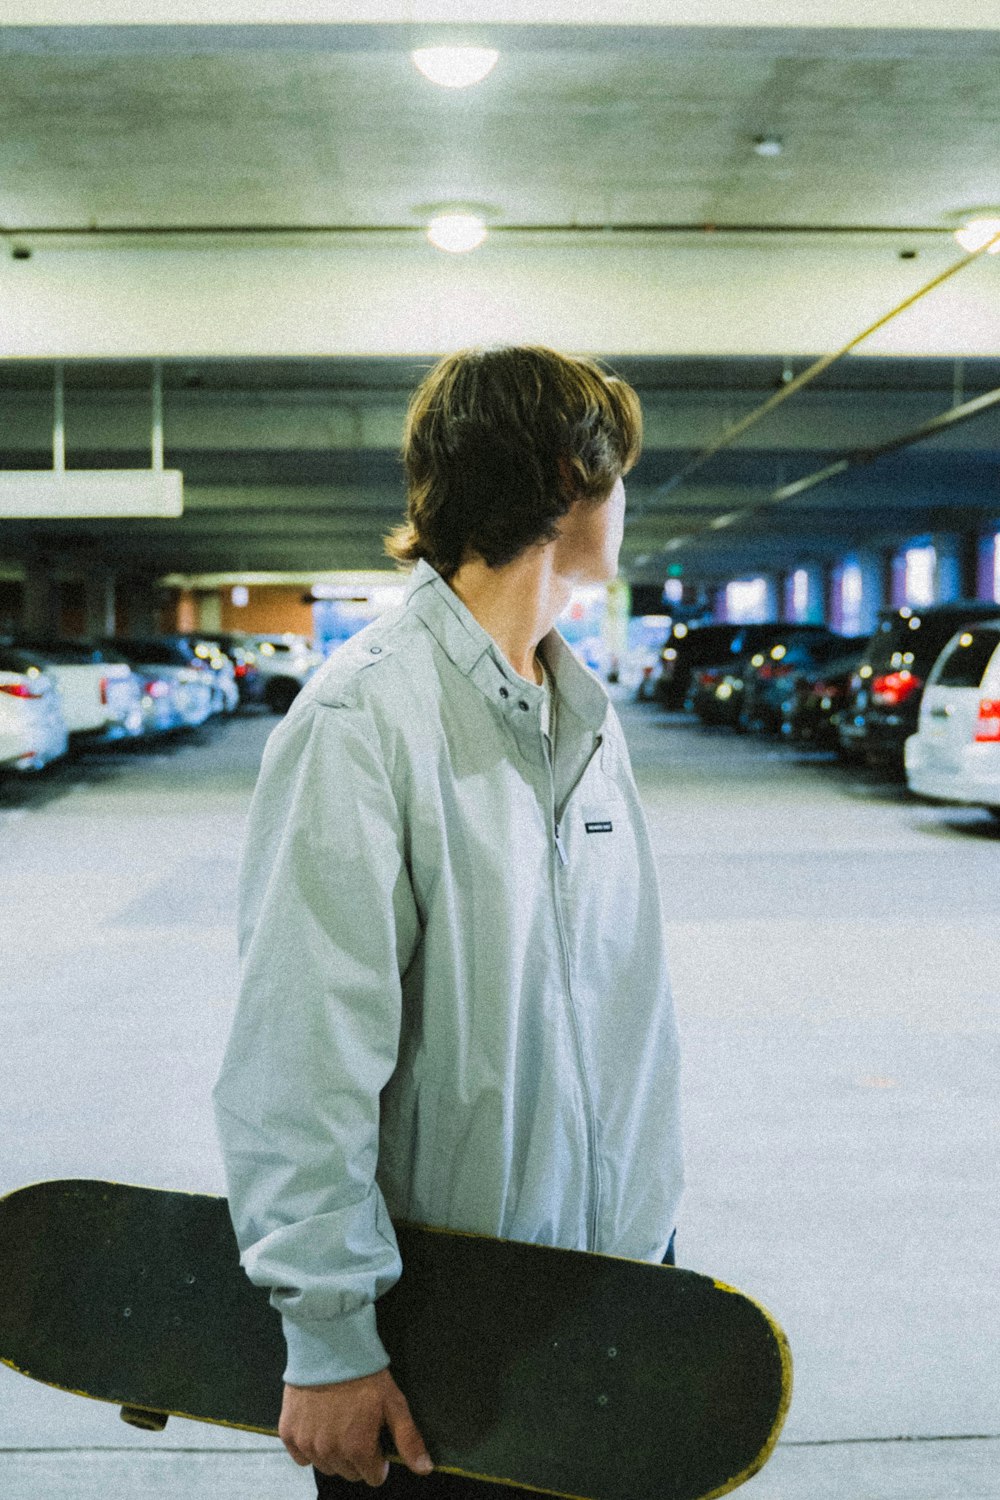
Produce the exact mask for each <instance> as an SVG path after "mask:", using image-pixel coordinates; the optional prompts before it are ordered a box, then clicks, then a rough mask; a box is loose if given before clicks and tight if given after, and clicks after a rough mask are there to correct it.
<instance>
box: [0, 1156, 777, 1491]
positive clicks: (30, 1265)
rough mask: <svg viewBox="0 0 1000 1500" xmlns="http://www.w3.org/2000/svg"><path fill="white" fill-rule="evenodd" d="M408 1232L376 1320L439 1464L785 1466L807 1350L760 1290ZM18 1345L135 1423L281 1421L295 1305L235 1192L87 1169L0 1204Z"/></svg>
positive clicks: (718, 1477)
mask: <svg viewBox="0 0 1000 1500" xmlns="http://www.w3.org/2000/svg"><path fill="white" fill-rule="evenodd" d="M396 1227H397V1233H398V1238H399V1246H400V1252H401V1254H402V1259H403V1276H402V1278H401V1280H400V1281H399V1282H398V1283H397V1285H396V1286H395V1287H394V1288H393V1289H392V1291H390V1292H389V1293H388V1294H387V1295H386V1296H385V1297H383V1298H381V1299H380V1300H379V1303H378V1325H379V1332H380V1335H381V1337H382V1340H383V1342H384V1343H385V1346H386V1348H387V1349H388V1351H389V1355H390V1358H391V1361H392V1371H393V1375H394V1377H395V1379H396V1381H397V1382H398V1384H399V1385H400V1386H401V1388H402V1390H403V1391H404V1393H405V1394H406V1396H407V1398H408V1400H409V1402H410V1406H411V1409H412V1411H413V1415H414V1418H415V1420H416V1422H417V1425H418V1427H419V1428H420V1430H421V1431H422V1433H423V1435H424V1438H425V1439H426V1441H427V1444H428V1447H429V1449H430V1452H431V1456H432V1458H433V1459H434V1461H435V1464H436V1465H437V1467H438V1468H439V1469H442V1470H445V1471H447V1472H450V1473H455V1474H463V1475H466V1476H468V1477H474V1478H477V1479H484V1480H488V1481H494V1482H496V1483H498V1484H508V1485H510V1484H513V1485H518V1486H521V1487H523V1488H525V1489H530V1490H536V1491H538V1492H539V1493H541V1494H550V1495H557V1496H565V1497H573V1500H708V1497H710V1496H716V1495H723V1494H726V1493H727V1492H728V1491H730V1490H733V1489H735V1488H737V1486H738V1485H740V1484H742V1483H744V1481H745V1480H747V1479H749V1478H750V1477H751V1476H752V1475H753V1474H755V1473H756V1472H757V1470H758V1469H760V1468H761V1467H762V1466H763V1465H764V1463H765V1462H766V1461H767V1459H768V1457H769V1456H770V1454H771V1451H772V1449H773V1448H774V1445H775V1443H776V1442H777V1439H778V1433H779V1431H780V1429H781V1425H782V1422H783V1420H784V1417H785V1413H786V1411H787V1409H788V1404H789V1401H790V1397H791V1357H790V1354H789V1351H788V1345H787V1342H786V1340H785V1337H784V1335H783V1334H782V1332H781V1330H780V1328H779V1327H778V1326H777V1324H776V1323H775V1322H774V1320H773V1319H772V1318H771V1317H770V1315H769V1314H768V1313H767V1312H766V1310H765V1309H764V1308H762V1307H760V1306H759V1304H757V1303H755V1302H753V1301H751V1300H750V1299H749V1298H748V1297H745V1296H743V1295H742V1294H741V1293H739V1292H736V1291H734V1290H733V1289H732V1288H730V1287H726V1286H724V1285H722V1284H721V1283H719V1282H715V1281H713V1280H712V1279H711V1278H710V1277H708V1276H703V1275H700V1274H698V1273H695V1272H692V1271H682V1270H676V1269H673V1268H671V1267H665V1266H656V1265H649V1264H646V1263H643V1262H638V1261H630V1260H622V1259H618V1258H615V1257H611V1256H603V1255H591V1254H587V1253H584V1252H581V1251H572V1250H556V1249H549V1248H547V1247H544V1246H538V1245H526V1244H521V1243H519V1242H514V1241H509V1240H495V1239H488V1238H483V1237H480V1236H476V1235H466V1234H453V1233H450V1232H447V1231H442V1230H434V1229H426V1228H421V1227H419V1226H415V1225H409V1224H398V1225H397V1226H396ZM0 1359H2V1361H3V1363H5V1364H8V1365H10V1366H11V1367H12V1368H14V1369H16V1370H18V1371H20V1372H21V1373H22V1374H24V1375H28V1376H31V1377H32V1378H34V1379H36V1380H40V1381H43V1382H44V1383H45V1384H47V1385H52V1386H57V1387H59V1388H60V1389H62V1390H66V1391H71V1392H73V1393H75V1394H78V1395H82V1396H89V1397H91V1398H93V1399H95V1400H99V1401H106V1402H111V1403H114V1404H116V1405H119V1406H121V1407H122V1408H123V1410H122V1415H123V1417H125V1420H126V1421H132V1422H133V1423H134V1424H135V1425H136V1426H142V1427H147V1428H150V1429H153V1430H159V1429H161V1428H162V1427H163V1426H164V1424H165V1422H166V1419H167V1417H168V1416H171V1415H173V1416H183V1417H189V1418H193V1419H194V1420H196V1421H201V1422H212V1423H218V1424H220V1425H222V1426H227V1427H238V1428H243V1429H246V1430H248V1431H253V1432H263V1433H272V1434H273V1433H276V1431H277V1425H278V1416H279V1412H280V1408H281V1397H282V1371H283V1369H284V1364H285V1347H284V1339H283V1337H282V1332H281V1320H280V1317H279V1316H278V1314H277V1313H276V1312H275V1311H274V1310H273V1309H272V1307H271V1306H270V1303H269V1301H268V1296H267V1293H266V1292H264V1291H262V1290H260V1289H258V1288H256V1287H254V1286H253V1285H251V1283H250V1281H249V1280H248V1279H247V1277H246V1274H245V1273H244V1272H243V1270H242V1269H241V1268H240V1265H239V1252H238V1249H237V1245H236V1239H235V1236H234V1234H233V1230H232V1227H231V1224H230V1220H229V1214H228V1209H227V1205H226V1200H225V1199H224V1198H214V1197H209V1196H205V1195H201V1194H192V1193H177V1192H164V1191H161V1190H159V1189H155V1188H144V1187H129V1186H125V1185H123V1184H120V1183H112V1182H96V1181H86V1180H80V1181H77V1180H70V1181H56V1182H42V1183H38V1184H36V1185H34V1186H32V1187H26V1188H21V1189H19V1190H18V1191H16V1192H14V1193H11V1194H9V1195H8V1196H7V1197H5V1198H2V1199H0ZM498 1500H501V1497H500V1496H498Z"/></svg>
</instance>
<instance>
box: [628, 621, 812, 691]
mask: <svg viewBox="0 0 1000 1500" xmlns="http://www.w3.org/2000/svg"><path fill="white" fill-rule="evenodd" d="M824 628H825V627H824V626H822V625H793V624H790V623H789V622H788V621H787V620H779V621H777V622H775V621H771V623H770V624H764V625H760V624H754V625H718V624H703V625H688V624H686V623H685V622H684V621H683V620H679V621H678V622H677V623H676V624H675V625H674V626H673V627H672V629H671V631H670V635H669V637H668V638H667V640H666V642H665V644H664V646H663V649H662V651H661V652H660V668H659V675H658V677H657V679H656V686H655V695H656V697H657V699H658V700H659V702H660V703H662V704H663V706H664V708H672V709H678V708H684V707H685V705H687V706H691V704H692V700H693V698H694V694H695V686H696V684H695V680H694V679H695V677H696V675H697V673H698V672H699V671H701V670H702V669H703V668H706V667H717V666H723V665H726V664H728V665H730V666H731V665H733V664H734V663H735V662H736V661H738V660H739V658H740V657H743V656H749V655H752V654H753V653H754V652H755V651H758V650H760V649H761V647H762V646H763V645H764V644H765V642H767V641H768V640H769V639H770V638H771V637H772V636H773V632H774V631H775V630H783V629H789V630H790V629H795V630H802V631H806V632H808V631H814V630H817V631H823V630H824Z"/></svg>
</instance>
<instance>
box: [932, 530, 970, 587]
mask: <svg viewBox="0 0 1000 1500" xmlns="http://www.w3.org/2000/svg"><path fill="white" fill-rule="evenodd" d="M931 544H932V546H933V547H934V551H935V552H936V553H937V562H936V564H935V576H934V599H935V602H936V603H937V604H950V603H951V601H952V600H953V599H961V597H962V551H963V544H962V538H961V537H959V536H953V535H951V534H948V535H940V534H938V535H935V536H933V537H931Z"/></svg>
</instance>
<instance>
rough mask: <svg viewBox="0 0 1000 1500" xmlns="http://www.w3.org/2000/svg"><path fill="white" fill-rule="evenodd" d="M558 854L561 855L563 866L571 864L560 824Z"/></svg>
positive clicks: (557, 833)
mask: <svg viewBox="0 0 1000 1500" xmlns="http://www.w3.org/2000/svg"><path fill="white" fill-rule="evenodd" d="M556 853H557V854H558V855H559V862H560V864H562V865H563V866H566V865H568V864H569V855H568V854H567V853H566V845H565V844H564V843H563V841H562V838H561V836H560V833H559V824H558V823H557V824H556Z"/></svg>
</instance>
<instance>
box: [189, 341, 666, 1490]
mask: <svg viewBox="0 0 1000 1500" xmlns="http://www.w3.org/2000/svg"><path fill="white" fill-rule="evenodd" d="M640 441H641V416H640V411H639V402H638V398H637V397H636V395H635V393H634V391H632V390H631V389H630V387H628V386H627V385H625V384H624V383H623V382H622V381H620V380H618V379H615V378H613V377H610V376H607V375H605V374H604V373H603V372H602V371H601V370H600V369H599V368H598V367H597V366H596V365H595V364H593V363H592V362H590V361H589V360H584V359H570V358H565V357H563V356H561V355H558V354H556V353H554V352H553V351H551V350H548V349H540V348H499V349H488V350H469V351H465V352H463V353H460V354H456V355H453V356H451V357H449V358H447V359H445V360H443V361H441V363H440V364H439V365H437V366H436V368H435V369H434V370H432V371H431V373H430V374H429V375H428V376H427V378H426V379H425V380H424V382H423V384H422V385H421V386H420V388H419V389H418V391H417V392H416V394H415V396H414V398H413V400H412V402H411V405H410V411H409V414H408V419H407V426H406V435H405V439H404V459H405V464H406V472H407V481H408V494H409V503H408V522H407V525H406V526H404V527H402V528H401V529H400V530H399V531H398V532H397V533H395V534H394V536H393V537H392V538H391V539H390V543H389V550H390V551H391V553H392V554H393V555H394V556H395V557H396V558H398V559H400V560H405V561H415V562H416V563H417V566H416V568H415V570H414V573H413V576H412V581H411V583H410V587H409V590H408V593H407V598H406V602H405V604H404V605H403V606H402V607H401V608H399V609H397V610H394V611H393V612H391V613H390V614H388V615H386V616H384V617H383V618H381V619H380V620H378V621H377V622H376V623H375V624H373V625H371V626H369V627H368V628H367V629H366V630H363V631H361V632H360V633H359V634H358V635H357V636H355V637H354V639H353V640H351V641H349V642H348V643H347V644H346V645H345V646H343V647H342V648H341V649H340V650H339V651H337V652H335V653H334V654H333V655H332V656H331V657H330V659H329V661H328V662H327V663H326V664H325V666H324V667H323V668H322V669H321V670H320V671H319V672H318V673H317V674H316V676H315V677H314V678H313V679H312V681H311V682H310V684H309V685H308V687H307V688H306V689H305V690H304V691H303V692H302V693H301V694H300V695H299V697H298V698H297V699H296V701H295V703H294V705H293V706H292V709H291V711H290V712H289V714H288V716H287V718H286V719H285V720H284V721H283V723H282V724H281V725H280V727H279V728H278V729H277V730H276V731H275V733H274V734H273V735H272V736H271V738H270V740H269V741H268V745H267V750H266V753H265V756H264V762H263V766H262V770H261V775H260V780H259V783H258V786H257V790H256V793H255V796H254V799H253V804H252V808H251V813H250V822H249V830H248V835H247V841H246V848H245V855H244V861H243V869H242V876H241V913H240V948H241V957H242V988H241V995H240V1002H239V1006H238V1009H237V1014H236V1018H235V1023H234V1026H233V1031H232V1036H231V1039H230V1043H229V1048H228V1051H227V1054H226V1058H225V1062H224V1065H223V1069H222V1073H221V1076H220V1078H219V1082H218V1085H217V1087H216V1092H215V1098H216V1107H217V1118H218V1124H219V1133H220V1139H221V1142H222V1146H223V1151H224V1155H225V1158H226V1164H227V1172H228V1180H229V1197H230V1206H231V1211H232V1215H233V1222H234V1225H235V1227H236V1232H237V1236H238V1238H239V1242H240V1246H241V1249H242V1256H243V1264H244V1266H245V1267H246V1270H247V1272H248V1274H249V1275H250V1277H251V1279H252V1280H253V1281H254V1282H255V1283H256V1284H258V1285H262V1286H266V1287H270V1288H271V1289H272V1302H273V1303H274V1305H275V1306H276V1307H277V1308H278V1309H279V1310H280V1312H281V1313H282V1316H283V1320H284V1329H285V1336H286V1340H287V1344H288V1366H287V1369H286V1371H285V1379H286V1382H287V1384H286V1388H285V1400H284V1405H283V1410H282V1417H281V1427H280V1431H281V1436H282V1439H283V1441H284V1443H285V1446H286V1447H287V1449H288V1451H289V1453H290V1454H291V1456H292V1458H294V1459H295V1461H296V1462H297V1463H300V1464H303V1465H305V1464H309V1463H311V1464H313V1465H314V1467H315V1469H316V1471H317V1475H316V1477H317V1486H318V1489H319V1494H320V1495H321V1496H331V1497H332V1496H336V1495H344V1494H348V1493H351V1491H350V1490H349V1489H348V1485H349V1484H352V1483H357V1482H358V1481H363V1482H365V1483H367V1484H369V1485H372V1486H377V1485H379V1484H381V1483H382V1482H383V1480H384V1478H385V1476H386V1473H387V1468H388V1466H387V1465H386V1463H385V1461H384V1459H383V1458H382V1455H381V1451H380V1448H379V1433H380V1430H381V1429H382V1428H383V1427H385V1428H387V1429H388V1430H389V1432H390V1434H391V1436H392V1439H393V1441H394V1443H395V1445H396V1447H397V1450H398V1451H399V1453H400V1455H401V1457H402V1458H403V1460H404V1461H405V1464H406V1466H407V1467H406V1468H405V1469H404V1468H402V1467H401V1466H400V1467H397V1468H396V1469H395V1470H394V1472H393V1476H392V1480H391V1481H390V1490H391V1493H392V1494H393V1495H396V1496H401V1495H408V1494H410V1493H414V1494H420V1495H421V1496H423V1497H424V1500H429V1497H430V1496H431V1495H438V1494H440V1495H453V1496H463V1497H464V1496H471V1495H478V1494H480V1493H481V1492H484V1491H485V1489H486V1487H485V1486H482V1485H476V1484H472V1483H469V1482H463V1481H460V1480H456V1479H455V1478H454V1476H442V1475H435V1476H434V1477H433V1478H432V1479H430V1480H428V1479H427V1478H425V1477H412V1476H423V1475H425V1474H426V1473H427V1472H428V1471H429V1470H430V1468H431V1466H432V1465H431V1459H432V1458H433V1455H430V1456H428V1455H427V1454H426V1452H425V1445H424V1443H423V1439H422V1438H421V1436H420V1433H419V1432H418V1431H417V1430H416V1427H415V1426H414V1423H413V1421H412V1418H411V1417H410V1414H409V1411H408V1408H407V1405H406V1400H405V1395H404V1393H402V1392H400V1390H399V1389H398V1387H397V1386H396V1385H395V1382H394V1381H393V1379H392V1376H391V1374H390V1371H389V1369H388V1368H387V1367H388V1364H389V1359H388V1355H387V1354H386V1352H385V1350H384V1349H383V1347H382V1345H381V1343H380V1342H379V1338H378V1333H377V1330H376V1320H375V1304H376V1301H377V1299H378V1297H379V1296H380V1295H381V1294H382V1293H384V1292H385V1291H386V1290H387V1289H388V1288H389V1287H390V1286H391V1285H392V1284H393V1283H394V1282H395V1280H396V1278H397V1277H398V1276H399V1274H400V1269H401V1267H400V1259H399V1254H398V1250H397V1245H396V1239H395V1235H394V1232H393V1219H394V1218H395V1217H396V1216H399V1217H402V1218H407V1219H410V1220H414V1221H416V1222H420V1223H426V1224H434V1225H439V1226H443V1227H447V1228H451V1229H459V1230H470V1231H475V1232H478V1233H480V1234H488V1235H498V1236H502V1237H505V1238H508V1239H520V1240H531V1241H536V1242H539V1243H542V1244H551V1245H561V1246H563V1247H565V1248H568V1249H580V1250H593V1251H601V1252H605V1253H608V1254H613V1255H623V1256H630V1257H633V1258H635V1259H644V1260H651V1261H659V1260H663V1259H664V1258H667V1257H669V1255H670V1253H671V1241H672V1233H673V1228H674V1224H675V1222H676V1213H677V1207H678V1200H679V1197H680V1188H681V1165H680V1142H679V1127H678V1108H677V1093H678V1063H677V1042H676V1033H675V1025H674V1016H673V1007H672V1002H671V998H670V992H669V987H668V982H667V975H666V969H665V962H664V951H663V940H662V921H661V914H660V904H659V896H658V891H657V882H656V874H655V870H654V865H653V858H652V854H651V851H650V846H649V839H648V835H647V830H646V825H645V820H644V817H643V813H642V809H641V807H640V804H639V799H638V795H637V792H636V788H635V783H634V781H633V778H632V774H631V770H630V767H629V761H628V753H627V750H626V748H625V742H624V738H623V735H622V731H621V728H620V726H619V724H618V721H617V718H616V716H615V714H614V712H613V710H612V709H611V707H610V705H609V703H608V700H607V696H606V694H605V693H604V690H603V689H602V688H601V686H600V685H599V684H598V682H597V681H596V680H595V679H594V677H592V676H591V674H590V673H589V672H587V671H586V670H585V668H584V667H582V666H581V665H580V664H579V663H578V662H577V660H576V659H575V657H574V656H573V655H572V653H571V652H570V651H569V650H568V649H567V647H566V646H565V644H564V643H563V641H562V640H561V638H560V636H559V635H558V633H557V632H556V631H555V630H554V629H553V622H554V621H555V619H556V617H557V616H558V615H559V614H560V612H561V611H562V610H563V609H564V607H565V606H566V604H567V602H568V600H569V597H570V594H571V591H572V590H573V589H574V588H575V587H576V586H577V585H581V584H593V583H601V582H604V581H606V580H610V579H612V578H613V577H614V576H615V573H616V571H617V565H618V550H619V547H620V545H621V540H622V529H623V518H624V508H625V492H624V488H623V484H622V476H623V475H624V474H626V473H627V472H628V470H629V469H630V468H631V467H632V465H633V464H634V463H635V461H636V458H637V457H638V453H639V447H640ZM484 1357H485V1351H484ZM408 1471H409V1472H408ZM327 1476H330V1477H327ZM489 1493H492V1490H490V1491H489ZM513 1493H515V1494H516V1493H520V1492H517V1491H515V1492H513Z"/></svg>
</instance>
